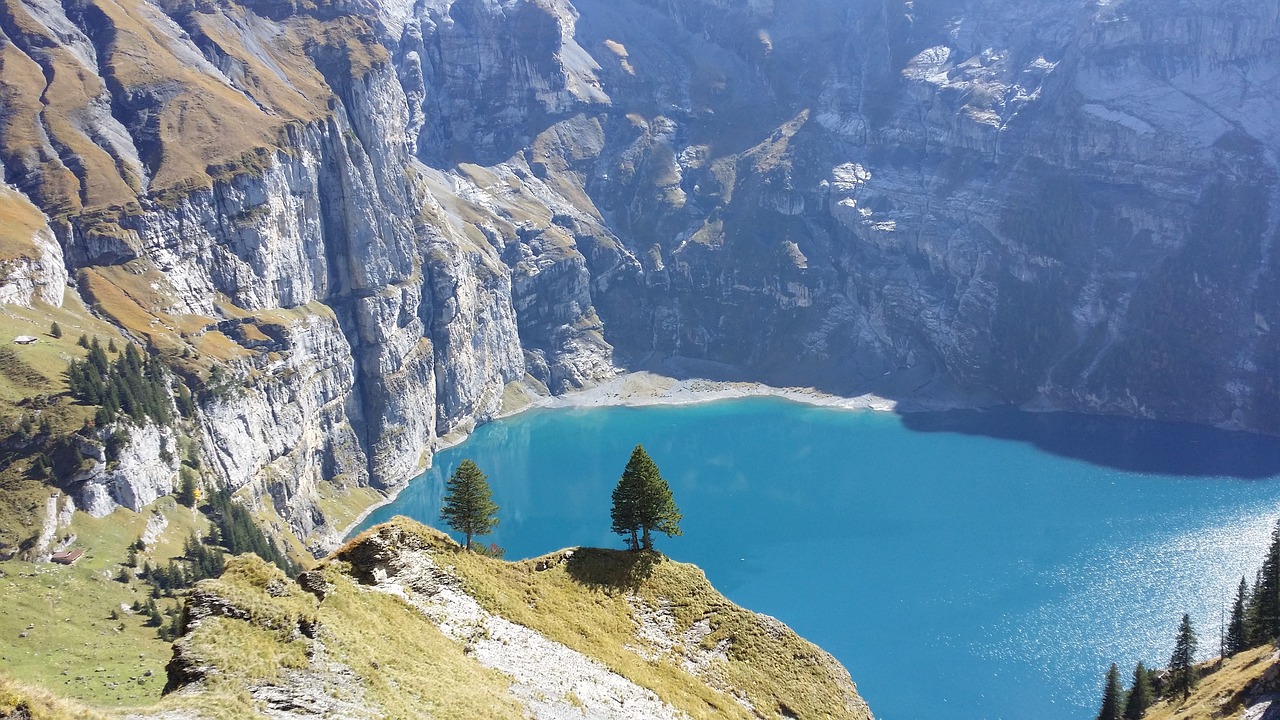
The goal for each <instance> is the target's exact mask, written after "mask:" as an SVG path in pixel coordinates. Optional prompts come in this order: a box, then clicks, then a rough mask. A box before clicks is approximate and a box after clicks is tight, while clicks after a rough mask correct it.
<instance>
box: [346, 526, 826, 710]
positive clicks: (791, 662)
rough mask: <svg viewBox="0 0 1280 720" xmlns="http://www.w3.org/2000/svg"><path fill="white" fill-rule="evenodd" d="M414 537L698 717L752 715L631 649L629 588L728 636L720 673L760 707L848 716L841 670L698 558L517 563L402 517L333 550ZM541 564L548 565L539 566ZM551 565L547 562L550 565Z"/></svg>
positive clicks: (511, 614)
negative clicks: (731, 591) (715, 583)
mask: <svg viewBox="0 0 1280 720" xmlns="http://www.w3.org/2000/svg"><path fill="white" fill-rule="evenodd" d="M382 528H392V530H391V531H390V532H391V533H392V535H395V534H397V533H398V534H400V535H402V536H408V537H411V538H416V539H417V540H419V541H421V542H422V543H425V544H426V545H427V546H428V547H430V548H433V549H434V550H435V551H436V552H438V553H440V554H441V556H442V557H441V558H440V562H441V563H442V564H443V565H445V566H447V567H452V569H453V570H454V572H455V573H456V574H457V575H458V576H459V577H460V578H461V579H462V580H463V582H464V584H465V585H466V587H467V589H468V592H469V593H471V594H472V595H473V596H474V597H475V598H476V599H477V600H478V601H479V602H480V603H481V604H482V605H483V606H485V608H486V609H488V610H489V611H490V612H493V613H495V614H498V615H501V616H503V617H505V618H507V619H508V620H511V621H513V622H516V623H518V624H521V625H524V626H526V627H529V628H531V629H534V630H537V631H538V632H540V633H542V634H544V635H546V636H547V637H549V638H551V639H553V640H556V641H559V642H561V643H563V644H565V645H567V646H568V647H570V648H573V649H575V650H578V651H579V652H582V653H583V654H585V655H588V656H590V657H594V658H596V659H598V660H600V661H601V662H603V663H604V664H605V665H606V666H608V667H609V668H610V669H612V670H614V671H615V672H617V673H618V674H620V675H622V676H624V677H626V678H628V679H630V680H632V681H633V682H635V683H636V684H638V685H641V686H642V687H646V688H649V689H650V690H653V691H654V692H655V693H656V694H657V695H658V696H659V697H661V698H662V699H664V700H666V701H667V702H669V703H671V704H672V705H673V706H675V707H677V708H679V709H682V710H684V711H685V712H687V713H689V714H690V715H691V716H692V717H695V718H732V717H743V718H746V717H751V716H750V715H748V714H747V713H746V712H745V711H744V709H743V708H742V706H741V705H739V704H738V703H737V702H735V701H733V700H732V699H731V698H730V697H728V696H727V695H725V694H723V693H721V692H717V691H715V690H713V689H711V688H710V687H708V686H707V685H706V683H705V682H703V681H702V680H699V679H697V678H695V677H693V676H691V675H690V674H689V673H687V672H685V671H684V670H683V669H681V668H679V667H677V665H676V664H675V663H672V662H653V661H650V660H647V659H645V658H644V657H642V656H641V655H639V654H637V653H636V652H635V651H634V650H633V649H632V648H633V647H634V646H636V645H637V644H639V641H638V640H637V639H636V636H635V631H636V625H635V620H634V619H633V613H632V610H631V605H630V604H629V602H628V596H636V597H639V598H641V599H643V600H644V601H645V602H646V603H647V604H649V605H650V606H669V607H670V608H671V610H672V612H673V614H674V616H675V623H676V631H677V632H678V633H683V632H685V631H687V630H689V628H690V627H691V626H692V625H693V624H694V623H695V622H698V621H700V620H706V621H708V622H709V624H710V628H711V633H710V635H708V636H707V637H706V638H704V639H703V640H702V641H701V644H702V646H703V647H704V648H707V649H709V648H712V647H715V646H716V645H717V643H719V642H721V641H727V642H728V645H729V646H728V650H727V655H728V663H727V664H726V666H725V667H724V669H723V673H722V675H721V680H722V681H723V682H725V683H727V684H728V685H729V686H731V687H734V688H737V689H739V690H740V691H741V692H742V693H743V694H744V695H745V696H746V697H747V698H748V699H749V700H750V701H751V703H752V704H753V706H754V707H756V708H757V709H758V710H759V711H760V712H763V713H775V712H776V713H779V714H782V713H783V712H784V710H785V711H790V712H791V713H794V714H796V715H799V716H800V717H845V716H847V715H848V712H847V711H846V710H845V709H844V708H845V704H844V701H845V698H844V696H843V693H842V692H841V690H840V685H839V684H838V683H839V679H840V676H841V675H843V679H844V680H845V681H846V682H847V679H848V675H847V673H845V671H844V669H843V668H841V667H840V666H839V665H838V664H835V663H834V661H829V659H828V656H826V654H825V653H823V652H822V651H821V650H819V649H818V648H817V647H815V646H814V645H812V644H811V643H808V642H807V641H805V640H803V639H801V638H799V637H798V636H796V635H794V634H793V633H790V632H789V631H788V632H777V631H776V629H775V628H772V627H769V626H767V625H765V624H762V623H761V622H760V620H759V616H757V615H755V614H754V613H751V612H749V611H747V610H744V609H742V608H739V607H738V606H736V605H734V604H732V603H730V602H729V601H728V600H727V599H725V598H724V596H722V595H721V594H720V593H719V592H717V591H716V590H715V588H714V587H712V586H711V584H710V583H709V582H708V581H707V579H706V576H705V575H704V574H703V573H702V571H701V570H699V569H698V568H697V567H695V566H692V565H686V564H683V563H677V562H673V561H671V560H668V559H666V558H664V557H662V556H660V555H656V554H652V555H640V554H634V553H625V552H621V551H611V550H599V549H591V548H585V549H581V550H578V551H577V552H575V553H574V554H573V556H572V558H570V559H568V560H567V561H562V558H563V554H562V553H557V554H553V555H549V556H546V557H544V558H535V559H532V560H525V561H521V562H516V563H508V562H503V561H500V560H493V559H490V558H485V557H481V556H479V555H475V554H471V553H463V552H458V551H457V545H456V543H454V542H453V541H452V540H451V539H449V538H448V536H446V535H444V534H443V533H440V532H438V531H435V530H432V529H430V528H427V527H425V526H422V525H418V524H417V523H414V522H412V521H409V520H407V519H404V518H396V519H395V520H392V521H391V523H388V524H387V525H384V526H379V528H373V529H371V530H369V531H367V532H366V533H365V534H363V535H361V536H360V537H357V538H355V539H354V540H352V541H351V542H350V543H348V544H347V545H346V546H344V548H343V549H340V550H339V551H338V552H337V553H335V557H338V558H343V559H352V560H354V561H357V562H359V560H358V558H359V557H360V556H361V553H362V549H361V546H362V543H364V542H365V541H366V540H367V539H368V538H369V537H370V536H371V535H372V534H374V533H378V532H386V531H385V530H382ZM540 565H541V566H543V567H544V568H546V569H544V570H542V571H539V570H538V569H537V568H538V567H539V566H540ZM547 566H550V567H549V568H548V567H547Z"/></svg>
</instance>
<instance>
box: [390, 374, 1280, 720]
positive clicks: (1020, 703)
mask: <svg viewBox="0 0 1280 720" xmlns="http://www.w3.org/2000/svg"><path fill="white" fill-rule="evenodd" d="M637 442H639V443H643V444H644V446H645V448H646V449H647V450H648V451H649V453H650V455H652V456H653V458H654V460H655V461H656V462H657V463H658V466H659V467H660V468H661V469H662V472H663V475H664V476H665V477H666V479H667V480H668V482H669V483H670V484H671V487H672V490H673V492H674V495H675V498H676V502H677V504H678V505H679V506H680V508H681V510H682V511H683V512H684V517H685V519H684V523H683V529H684V535H683V537H678V538H670V539H668V538H666V537H665V536H662V535H659V536H657V537H658V548H659V549H660V550H662V551H663V552H665V553H667V554H668V555H670V556H671V557H673V558H675V559H677V560H681V561H685V562H692V563H696V564H698V565H699V566H701V567H702V568H703V569H704V570H705V571H706V573H707V576H708V577H709V578H710V579H711V581H712V582H713V583H714V584H715V586H716V587H717V588H718V589H719V590H720V591H721V592H723V593H724V594H725V595H727V596H728V597H729V598H730V599H732V600H734V601H735V602H737V603H739V604H741V605H744V606H746V607H748V608H750V609H752V610H755V611H757V612H763V613H767V614H770V615H774V616H776V617H778V618H780V619H781V620H783V621H784V622H786V623H787V624H788V625H790V626H791V627H792V628H794V629H795V630H796V631H797V632H799V633H800V634H801V635H803V636H804V637H806V638H808V639H810V640H812V641H814V642H815V643H817V644H819V645H821V646H822V647H823V648H825V649H826V650H828V651H829V652H831V653H832V654H833V655H835V656H836V657H837V658H838V659H839V660H840V661H841V662H843V663H844V665H845V666H846V667H848V668H849V671H850V673H851V674H852V675H853V678H854V680H855V681H856V682H857V683H858V688H859V691H860V692H861V693H862V695H863V696H864V697H865V698H866V699H867V701H868V702H869V703H870V704H871V709H872V711H873V712H874V713H875V714H876V716H877V717H879V718H882V719H885V720H913V719H917V718H918V719H925V718H928V719H955V720H975V719H981V718H993V719H994V718H1006V719H1009V720H1013V719H1023V718H1044V719H1046V720H1053V719H1055V718H1062V719H1063V720H1067V719H1076V718H1079V719H1082V720H1088V718H1092V717H1093V716H1094V714H1096V712H1097V707H1096V705H1097V701H1098V699H1099V696H1100V690H1101V685H1102V677H1103V674H1104V672H1105V669H1106V667H1107V665H1108V664H1109V663H1110V662H1112V661H1116V662H1119V663H1121V666H1122V667H1124V668H1126V672H1129V671H1130V670H1131V668H1132V664H1133V663H1135V662H1136V661H1137V660H1139V659H1142V660H1144V661H1146V662H1148V664H1155V665H1164V664H1165V663H1166V662H1167V661H1168V657H1169V652H1170V650H1171V648H1172V641H1173V635H1174V631H1175V630H1176V624H1177V622H1178V620H1179V618H1180V616H1181V613H1182V612H1183V611H1189V612H1191V613H1192V618H1193V621H1194V622H1195V623H1196V627H1197V629H1198V631H1199V635H1200V638H1201V646H1202V647H1203V648H1205V649H1209V648H1210V646H1212V649H1213V650H1215V651H1216V648H1217V644H1218V633H1219V623H1220V616H1221V613H1222V606H1223V604H1224V603H1225V602H1227V601H1229V599H1230V595H1231V594H1232V592H1233V591H1234V588H1235V585H1236V583H1237V582H1238V580H1239V578H1240V576H1241V575H1242V574H1247V575H1248V576H1249V577H1250V578H1252V577H1253V573H1254V572H1255V570H1256V567H1257V562H1258V560H1259V558H1260V557H1261V554H1262V551H1263V549H1264V547H1265V546H1266V544H1267V541H1268V538H1269V534H1270V529H1271V527H1272V525H1273V524H1274V522H1275V520H1276V518H1277V517H1280V481H1277V476H1278V475H1280V442H1277V441H1276V440H1274V439H1270V438H1261V437H1256V436H1249V435H1244V434H1233V433H1225V432H1221V431H1215V430H1211V429H1205V428H1194V427H1188V426H1179V425H1160V424H1154V423H1142V422H1135V421H1125V420H1116V419H1100V418H1088V417H1083V416H1075V415H1065V414H1053V415H1030V414H1023V413H1016V412H994V413H978V412H954V413H933V414H920V415H906V416H901V417H899V416H897V415H893V414H888V413H874V412H855V411H844V410H833V409H824V408H815V407H809V406H805V405H799V404H794V403H789V402H786V401H782V400H777V399H768V398H760V399H750V400H735V401H727V402H717V403H708V404H703V405H692V406H683V407H651V408H606V409H591V410H556V411H533V412H529V413H526V414H523V415H520V416H517V417H514V418H511V419H507V420H503V421H500V422H496V423H492V424H490V425H486V426H484V427H481V428H480V429H479V430H478V431H477V432H476V433H475V434H474V435H473V436H472V437H471V438H470V439H468V440H467V441H466V442H465V443H464V444H462V445H460V446H458V447H456V448H452V449H450V450H446V451H443V452H441V453H439V454H438V455H437V456H436V459H435V467H434V468H433V469H432V470H431V471H429V472H428V473H427V474H426V475H424V476H423V477H421V478H419V479H417V480H415V481H414V482H413V483H411V484H410V486H409V487H408V488H407V489H406V490H405V491H404V492H403V493H402V494H401V496H400V497H399V498H398V499H397V500H396V502H395V503H393V504H391V505H389V506H387V507H384V508H381V509H380V510H379V511H378V512H377V513H375V514H374V515H373V516H371V517H370V519H369V521H368V522H367V523H366V525H371V524H373V523H376V522H380V521H383V520H385V519H387V518H389V517H391V516H392V515H397V514H403V515H408V516H410V517H413V518H416V519H418V520H421V521H423V522H426V523H429V524H433V525H437V526H438V525H439V524H440V523H439V522H438V512H439V506H440V496H441V487H442V484H443V479H444V478H445V477H447V476H448V474H449V473H450V472H452V471H453V469H454V468H455V467H456V466H457V464H458V463H459V462H460V461H461V460H462V459H463V458H464V457H469V458H472V459H473V460H475V461H476V462H477V463H478V464H479V465H480V467H481V469H482V470H484V471H485V472H486V473H487V474H488V475H489V480H490V483H491V485H492V487H493V491H494V499H495V501H496V502H497V503H498V504H499V505H500V506H501V508H502V509H501V512H500V517H501V524H500V525H499V527H498V531H497V533H496V534H495V535H493V536H492V537H491V538H489V539H491V540H493V541H495V542H497V543H498V544H499V545H501V546H503V547H505V548H506V549H507V557H508V558H519V557H530V556H535V555H540V554H543V553H546V552H549V551H553V550H556V549H559V548H562V547H567V546H574V545H596V546H605V547H622V543H621V538H619V537H618V536H616V535H612V534H610V533H609V504H610V493H611V492H612V490H613V487H614V485H615V483H616V482H617V479H618V476H619V475H620V474H621V472H622V469H623V466H624V465H625V464H626V462H627V458H628V456H629V454H630V452H631V448H632V447H633V446H634V445H635V444H636V443H637Z"/></svg>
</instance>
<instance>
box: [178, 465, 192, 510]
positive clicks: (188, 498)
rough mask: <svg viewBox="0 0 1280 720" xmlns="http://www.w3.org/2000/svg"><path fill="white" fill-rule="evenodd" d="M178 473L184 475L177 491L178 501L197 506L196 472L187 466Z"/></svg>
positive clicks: (190, 506) (188, 505) (189, 505)
mask: <svg viewBox="0 0 1280 720" xmlns="http://www.w3.org/2000/svg"><path fill="white" fill-rule="evenodd" d="M178 474H179V475H180V476H181V477H182V481H181V482H180V483H179V485H178V492H177V493H176V495H177V498H178V502H179V503H180V504H182V505H185V506H187V507H189V508H193V507H195V506H196V474H195V472H193V471H190V470H188V469H187V468H185V467H184V468H181V469H180V471H179V473H178Z"/></svg>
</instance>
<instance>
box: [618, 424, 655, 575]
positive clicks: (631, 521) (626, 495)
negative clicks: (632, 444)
mask: <svg viewBox="0 0 1280 720" xmlns="http://www.w3.org/2000/svg"><path fill="white" fill-rule="evenodd" d="M636 451H640V452H643V451H642V450H640V448H639V446H637V447H636ZM645 457H648V456H647V455H646V456H645ZM650 462H652V461H650ZM636 464H637V463H636V452H635V451H633V452H632V453H631V462H628V463H627V467H626V469H625V470H624V471H623V472H622V477H621V478H619V479H618V485H617V486H616V487H614V488H613V507H612V508H611V509H610V511H609V517H610V519H611V520H612V531H613V532H615V533H617V534H619V535H621V536H623V537H624V538H626V541H627V549H628V550H639V549H640V497H641V495H643V493H644V481H643V478H642V477H641V475H640V473H639V471H638V468H635V467H634V466H635V465H636Z"/></svg>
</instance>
